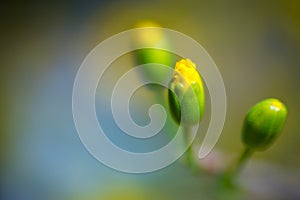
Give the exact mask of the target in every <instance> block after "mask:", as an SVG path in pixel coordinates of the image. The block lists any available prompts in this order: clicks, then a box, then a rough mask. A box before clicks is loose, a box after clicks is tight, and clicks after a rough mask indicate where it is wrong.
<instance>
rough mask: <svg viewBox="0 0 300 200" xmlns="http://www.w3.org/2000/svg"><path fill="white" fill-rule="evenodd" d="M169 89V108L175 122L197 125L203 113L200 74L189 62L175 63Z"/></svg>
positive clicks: (203, 101)
mask: <svg viewBox="0 0 300 200" xmlns="http://www.w3.org/2000/svg"><path fill="white" fill-rule="evenodd" d="M169 88H170V90H169V106H170V110H171V113H172V115H173V117H174V118H175V120H176V122H177V123H180V120H182V122H183V123H184V124H185V125H193V124H196V123H198V122H199V121H200V120H201V118H202V115H203V112H204V104H205V94H204V89H203V84H202V80H201V77H200V74H199V73H198V71H197V69H196V66H195V64H194V63H193V62H192V61H191V60H189V59H182V60H180V61H179V62H177V63H176V65H175V69H174V74H173V77H172V80H171V81H170V84H169Z"/></svg>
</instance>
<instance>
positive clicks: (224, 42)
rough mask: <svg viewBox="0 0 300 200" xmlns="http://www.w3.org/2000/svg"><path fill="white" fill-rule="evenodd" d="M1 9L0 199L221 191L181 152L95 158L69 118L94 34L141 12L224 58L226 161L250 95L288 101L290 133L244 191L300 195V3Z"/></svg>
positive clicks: (62, 4)
mask: <svg viewBox="0 0 300 200" xmlns="http://www.w3.org/2000/svg"><path fill="white" fill-rule="evenodd" d="M0 16H1V20H0V22H1V28H0V29H1V46H0V51H1V60H0V63H1V65H0V75H1V76H0V77H1V78H0V91H1V95H0V103H1V104H0V108H1V109H0V110H1V112H0V119H1V126H0V134H1V135H0V142H1V144H0V153H1V154H0V155H1V157H0V158H1V171H0V173H1V174H0V175H1V176H0V178H1V180H0V181H1V182H0V184H1V193H0V194H1V196H2V197H1V199H5V200H6V199H7V200H19V199H22V200H24V199H30V200H33V199H200V198H202V199H212V198H215V196H214V194H216V193H218V192H220V193H222V192H221V191H220V189H219V188H218V187H215V184H214V179H213V178H211V177H210V176H207V175H201V174H200V175H195V174H193V173H192V172H191V171H190V170H189V168H188V167H186V166H185V165H183V164H182V163H181V162H180V161H178V162H176V163H174V164H172V165H171V166H169V167H167V168H165V169H163V170H160V171H158V172H154V173H149V174H142V175H132V174H125V173H121V172H117V171H114V170H112V169H109V168H107V167H105V166H104V165H102V164H101V163H99V162H98V161H96V160H95V159H94V158H93V157H92V156H91V155H90V154H89V153H88V152H87V151H86V149H85V148H84V146H83V145H82V143H81V142H80V139H79V137H78V135H77V132H76V129H75V126H74V123H73V118H72V87H73V82H74V79H75V76H76V72H77V70H78V68H79V66H80V64H81V62H82V61H83V59H84V58H85V56H86V55H87V54H88V53H89V52H90V51H91V50H92V49H93V48H94V47H95V46H96V45H97V44H98V43H100V42H101V41H103V40H105V39H106V38H108V37H110V36H112V35H113V34H116V33H119V32H121V31H124V30H127V29H130V28H134V27H135V25H136V23H137V22H138V21H141V20H151V21H155V22H156V23H158V24H160V25H161V26H162V27H165V28H170V29H174V30H177V31H180V32H182V33H184V34H187V35H189V36H190V37H192V38H194V39H195V40H197V41H198V42H199V43H200V44H201V45H202V46H203V47H204V48H205V49H206V50H207V51H208V53H209V54H210V55H211V57H212V58H213V59H214V61H215V63H216V64H217V66H218V67H219V70H220V72H221V74H222V76H223V80H224V84H225V87H226V92H227V100H228V104H227V106H228V107H227V108H228V112H227V118H226V122H225V126H224V129H223V133H222V135H221V137H220V139H219V142H218V143H217V146H216V149H217V150H218V151H220V152H222V153H223V154H224V156H223V158H220V160H222V159H224V158H225V159H226V156H228V157H230V156H236V155H237V154H238V153H239V152H240V151H241V150H242V147H243V146H242V143H241V141H240V129H241V125H242V120H243V118H244V115H245V113H246V112H247V110H248V109H249V108H250V107H251V106H252V105H253V104H255V103H256V102H258V101H260V100H262V99H264V98H267V97H277V98H279V99H281V100H282V101H283V102H285V103H286V105H287V107H288V110H289V115H288V120H287V123H286V125H285V127H284V130H283V133H282V135H281V136H280V138H279V139H278V141H276V143H275V144H274V145H273V146H272V147H271V148H270V149H268V150H267V151H266V152H261V153H256V154H255V155H254V156H253V158H252V159H251V161H250V162H249V163H248V164H249V165H248V166H247V167H246V168H245V170H244V171H243V172H242V174H241V176H240V177H239V178H238V179H239V183H240V187H241V188H242V189H241V192H239V195H242V196H243V198H244V199H247V198H249V199H251V198H253V197H255V198H257V199H299V198H300V192H299V190H298V189H299V187H300V183H299V182H300V181H299V180H300V157H299V154H300V135H299V133H300V128H299V116H298V114H299V113H300V107H299V102H300V93H299V85H300V78H299V77H300V68H299V66H300V60H299V58H300V2H299V1H297V0H295V1H284V0H282V1H279V0H274V1H258V0H254V1H237V0H236V1H235V0H231V1H196V0H194V1H193V0H186V1H178V0H165V1H156V0H153V1H134V0H133V1H74V2H72V1H57V2H56V1H48V2H47V1H45V2H26V3H25V2H10V3H8V2H7V3H3V4H1V6H0ZM128 59H129V58H128ZM125 61H126V62H127V63H129V62H130V61H128V60H126V58H125ZM116 62H117V61H116ZM115 65H116V64H115ZM119 65H120V66H122V63H119ZM124 65H125V64H124ZM126 66H130V64H126ZM116 71H117V70H116ZM144 93H145V91H144ZM136 96H137V99H138V98H139V97H138V96H139V95H138V94H137V95H136ZM149 99H151V98H149ZM143 100H144V101H143V103H144V102H147V101H145V99H143ZM135 104H136V106H137V107H138V108H141V109H146V108H144V107H143V106H142V105H143V104H139V101H136V102H135ZM133 107H134V106H133ZM133 112H136V114H137V115H138V114H141V113H142V114H145V113H144V112H138V110H135V111H133ZM136 119H138V117H136ZM219 164H220V163H219ZM221 164H222V163H221ZM224 165H225V163H224ZM222 195H223V194H221V195H220V196H221V197H224V196H222ZM224 195H225V194H224ZM225 196H226V195H225ZM224 198H225V197H224Z"/></svg>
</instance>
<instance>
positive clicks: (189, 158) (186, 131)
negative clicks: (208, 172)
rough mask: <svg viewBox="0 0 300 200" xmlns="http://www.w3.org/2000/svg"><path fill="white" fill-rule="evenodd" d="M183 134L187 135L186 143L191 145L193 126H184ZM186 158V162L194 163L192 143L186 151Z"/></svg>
mask: <svg viewBox="0 0 300 200" xmlns="http://www.w3.org/2000/svg"><path fill="white" fill-rule="evenodd" d="M183 134H184V136H185V143H186V145H189V140H190V137H191V127H190V126H183ZM185 158H186V162H187V164H188V165H189V166H191V165H192V163H193V151H192V145H190V146H189V147H188V148H187V150H186V152H185Z"/></svg>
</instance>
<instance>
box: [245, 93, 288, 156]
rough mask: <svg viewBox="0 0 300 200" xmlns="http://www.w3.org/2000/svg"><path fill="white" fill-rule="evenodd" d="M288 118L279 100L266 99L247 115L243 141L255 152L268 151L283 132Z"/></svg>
mask: <svg viewBox="0 0 300 200" xmlns="http://www.w3.org/2000/svg"><path fill="white" fill-rule="evenodd" d="M286 116H287V109H286V107H285V105H284V104H283V103H282V102H281V101H279V100H278V99H266V100H263V101H261V102H259V103H257V104H256V105H254V106H253V107H252V108H251V109H250V110H249V112H248V113H247V115H246V117H245V120H244V125H243V130H242V140H243V142H244V144H245V145H247V146H248V147H249V148H252V149H254V150H265V149H267V148H268V147H269V146H270V145H271V144H272V143H273V142H274V140H275V139H276V138H277V137H278V136H279V134H280V132H281V131H282V128H283V125H284V123H285V120H286Z"/></svg>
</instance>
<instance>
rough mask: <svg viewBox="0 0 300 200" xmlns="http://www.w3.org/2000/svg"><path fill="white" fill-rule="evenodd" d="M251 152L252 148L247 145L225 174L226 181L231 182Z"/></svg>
mask: <svg viewBox="0 0 300 200" xmlns="http://www.w3.org/2000/svg"><path fill="white" fill-rule="evenodd" d="M252 154H253V150H252V149H251V148H249V147H246V148H245V150H244V151H243V153H242V154H241V156H240V157H239V159H238V160H237V162H236V163H235V164H234V166H233V167H232V168H231V169H230V170H229V171H228V173H227V174H226V175H225V180H226V182H230V183H232V181H233V179H234V178H235V177H236V176H237V175H238V174H239V172H240V171H241V170H242V168H243V167H244V166H245V164H246V161H247V160H248V159H249V158H250V157H251V155H252Z"/></svg>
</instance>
